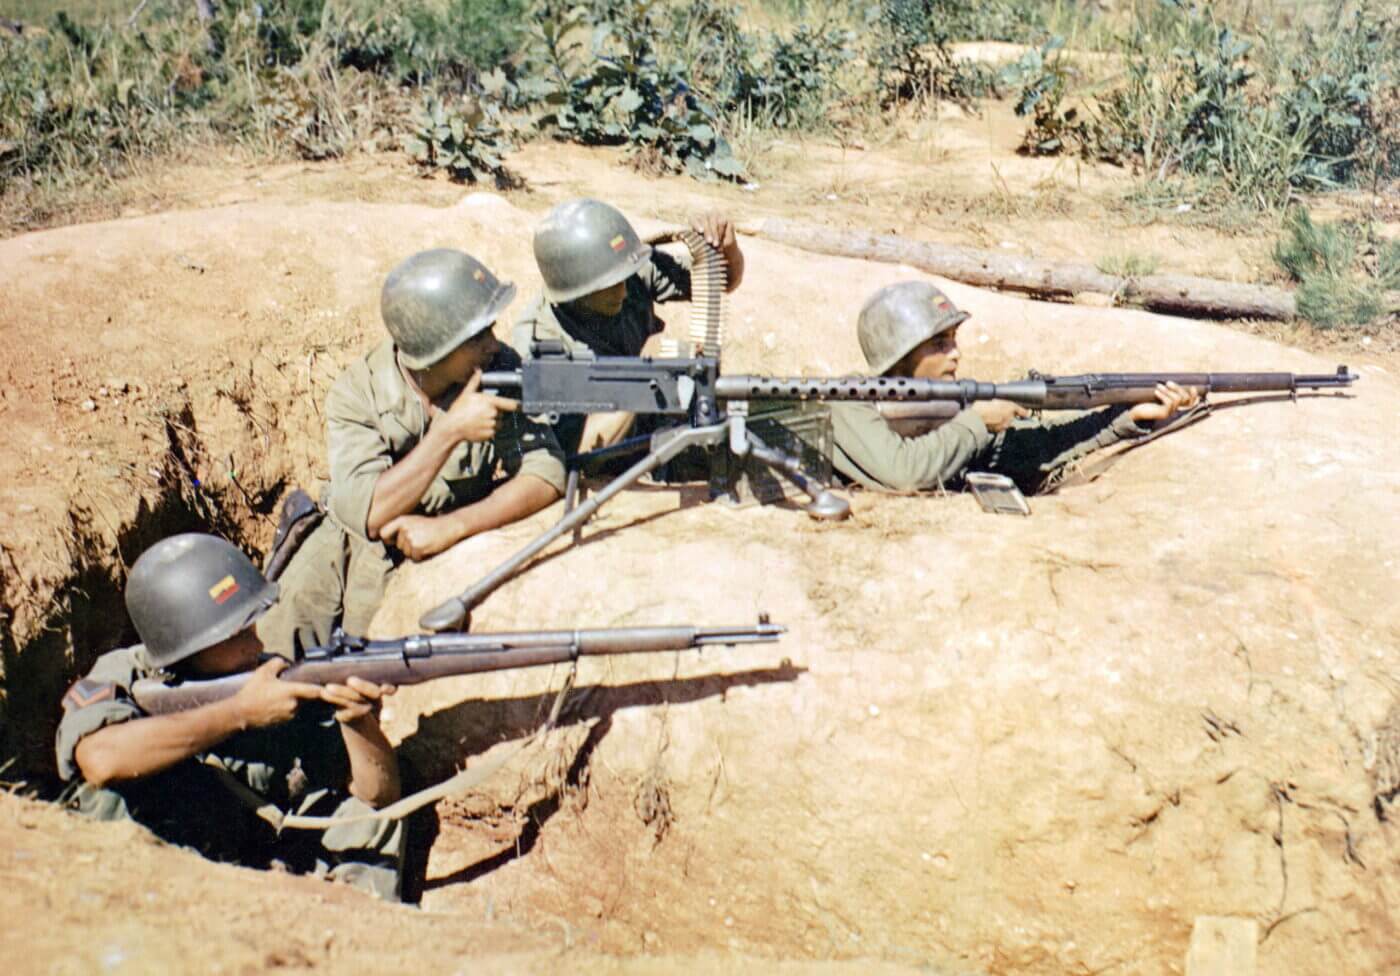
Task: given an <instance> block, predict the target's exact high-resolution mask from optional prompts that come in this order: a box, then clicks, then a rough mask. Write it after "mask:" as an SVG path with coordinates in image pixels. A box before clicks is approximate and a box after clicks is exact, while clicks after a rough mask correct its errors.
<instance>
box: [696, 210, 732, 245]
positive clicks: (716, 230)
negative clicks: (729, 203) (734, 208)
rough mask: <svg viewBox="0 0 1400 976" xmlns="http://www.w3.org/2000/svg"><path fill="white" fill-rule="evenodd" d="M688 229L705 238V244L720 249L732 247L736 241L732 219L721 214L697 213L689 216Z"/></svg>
mask: <svg viewBox="0 0 1400 976" xmlns="http://www.w3.org/2000/svg"><path fill="white" fill-rule="evenodd" d="M690 229H691V230H693V231H695V232H696V233H697V234H699V235H700V236H701V237H703V238H705V243H706V244H709V245H710V246H711V247H716V248H719V249H720V250H724V249H726V248H729V247H733V246H734V243H735V241H736V238H735V237H734V221H732V220H730V219H729V218H728V217H726V216H724V215H723V214H718V213H708V214H697V215H696V216H694V217H691V218H690Z"/></svg>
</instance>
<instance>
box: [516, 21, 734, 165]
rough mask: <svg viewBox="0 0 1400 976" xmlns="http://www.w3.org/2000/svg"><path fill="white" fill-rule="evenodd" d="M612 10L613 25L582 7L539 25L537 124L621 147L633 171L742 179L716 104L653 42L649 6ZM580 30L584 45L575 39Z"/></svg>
mask: <svg viewBox="0 0 1400 976" xmlns="http://www.w3.org/2000/svg"><path fill="white" fill-rule="evenodd" d="M618 7H619V8H620V9H619V10H617V11H616V12H615V16H616V17H617V19H616V20H611V21H600V20H597V19H595V15H594V14H593V13H591V12H590V11H589V10H588V9H587V8H584V7H580V8H576V9H575V10H573V11H569V12H567V13H566V14H563V15H560V16H557V17H553V18H546V19H544V20H542V21H541V23H540V24H539V26H538V31H539V34H538V38H539V41H540V43H541V45H542V50H543V60H544V67H545V69H546V70H545V74H544V87H545V92H546V93H545V97H544V102H545V104H546V106H547V110H546V112H545V114H544V115H542V116H541V117H540V120H539V121H540V123H541V124H542V125H545V126H547V127H551V128H553V129H554V130H555V131H556V133H557V134H558V135H559V136H561V137H563V138H567V139H570V140H573V141H576V142H581V143H583V144H585V145H612V146H627V147H628V150H629V155H630V156H631V158H632V159H633V161H634V163H636V164H637V165H639V166H643V167H650V168H653V169H656V170H660V171H666V172H684V173H688V174H690V175H691V176H693V177H696V178H698V179H715V178H717V177H723V178H727V179H738V178H741V177H743V175H744V169H743V166H742V164H741V163H740V162H739V161H738V160H736V159H735V158H734V155H733V153H732V151H731V150H730V148H729V143H728V141H727V140H726V139H725V138H724V137H723V136H722V135H721V134H720V132H719V131H718V118H719V114H718V112H717V110H716V109H715V107H714V105H713V104H712V103H710V102H709V101H708V100H706V99H704V98H703V97H701V95H700V94H698V93H697V92H696V91H695V90H694V89H693V88H692V87H691V86H690V84H689V82H688V81H687V79H686V76H685V73H684V70H683V66H682V63H681V62H680V60H679V59H678V58H676V57H675V56H674V54H671V53H668V52H666V51H664V50H661V49H659V48H658V47H657V46H656V44H655V43H654V40H653V38H654V37H655V36H656V35H657V23H656V20H655V16H656V15H655V10H654V6H653V2H652V0H631V2H629V3H621V4H618ZM585 31H586V32H587V33H588V34H589V37H590V41H589V43H588V44H587V45H584V44H583V43H581V42H578V41H576V40H574V38H575V37H577V35H578V34H579V33H581V32H585Z"/></svg>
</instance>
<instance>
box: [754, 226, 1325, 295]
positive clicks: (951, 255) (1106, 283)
mask: <svg viewBox="0 0 1400 976" xmlns="http://www.w3.org/2000/svg"><path fill="white" fill-rule="evenodd" d="M740 230H742V231H744V232H745V233H749V234H752V235H754V236H756V237H763V238H766V239H767V240H770V241H776V242H777V243H779V244H786V245H788V246H790V247H796V248H801V249H802V250H804V251H815V252H817V253H819V254H834V255H837V256H838V257H850V258H862V259H864V260H867V261H885V262H889V263H891V264H907V265H910V266H912V267H915V268H918V269H920V270H921V271H927V272H929V273H930V274H936V275H941V276H942V277H944V278H952V279H953V280H954V281H961V282H965V283H966V284H969V285H980V286H982V287H985V288H998V289H1002V290H1010V291H1020V292H1028V293H1030V294H1033V295H1037V296H1072V295H1076V294H1080V293H1082V292H1093V293H1096V294H1101V295H1110V296H1112V297H1113V300H1114V303H1115V304H1120V305H1137V306H1140V307H1142V308H1146V309H1151V310H1152V311H1154V312H1168V313H1170V314H1173V315H1190V316H1196V317H1200V318H1218V319H1291V318H1293V317H1295V316H1296V315H1297V311H1298V309H1297V305H1296V303H1295V302H1294V299H1293V294H1292V292H1289V291H1286V290H1285V289H1282V288H1270V287H1268V286H1266V285H1244V284H1236V283H1234V282H1229V281H1218V280H1216V279H1214V278H1198V277H1194V276H1191V275H1158V274H1154V275H1143V276H1141V277H1122V276H1119V275H1111V274H1104V273H1103V272H1102V271H1100V270H1098V269H1097V268H1094V267H1090V266H1089V265H1087V264H1075V263H1073V262H1069V261H1041V260H1037V259H1035V258H1028V257H1021V256H1017V255H1010V254H999V253H997V252H995V251H983V250H978V249H976V248H970V247H953V246H951V245H948V244H932V243H929V242H927V241H915V240H910V239H908V238H905V237H898V236H896V235H894V234H867V233H862V232H860V231H843V230H836V229H834V228H830V227H821V226H817V225H815V224H803V223H799V222H797V221H792V220H785V219H783V218H781V217H769V218H767V219H765V220H763V221H761V222H760V223H758V224H755V225H751V226H750V225H745V226H741V227H740Z"/></svg>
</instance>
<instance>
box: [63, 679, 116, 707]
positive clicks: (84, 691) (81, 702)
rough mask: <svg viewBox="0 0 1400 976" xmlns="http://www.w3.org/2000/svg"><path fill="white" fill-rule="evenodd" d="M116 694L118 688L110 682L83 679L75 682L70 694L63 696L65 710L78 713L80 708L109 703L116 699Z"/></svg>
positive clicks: (69, 691) (69, 690)
mask: <svg viewBox="0 0 1400 976" xmlns="http://www.w3.org/2000/svg"><path fill="white" fill-rule="evenodd" d="M116 693H117V686H116V685H114V684H112V683H111V682H110V681H93V680H92V679H90V678H83V679H82V680H81V681H75V682H74V683H73V687H71V688H69V689H68V693H67V694H66V695H64V696H63V710H64V711H65V712H76V711H78V710H79V709H80V708H87V707H88V706H89V705H96V704H97V703H98V702H104V701H108V700H110V699H111V698H114V697H115V696H116Z"/></svg>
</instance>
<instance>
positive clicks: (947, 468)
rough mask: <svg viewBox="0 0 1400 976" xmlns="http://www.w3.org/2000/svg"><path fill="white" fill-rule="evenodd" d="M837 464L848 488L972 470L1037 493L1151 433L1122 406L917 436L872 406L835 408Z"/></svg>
mask: <svg viewBox="0 0 1400 976" xmlns="http://www.w3.org/2000/svg"><path fill="white" fill-rule="evenodd" d="M831 423H832V435H833V441H834V442H835V452H834V454H833V457H832V466H833V467H834V468H835V469H836V471H837V472H838V473H839V474H840V475H841V476H842V477H843V478H845V479H846V480H847V481H848V482H855V483H857V484H861V485H864V486H865V487H867V488H882V489H886V490H890V491H927V490H930V489H935V488H941V487H948V488H955V487H959V483H960V481H961V479H962V476H963V475H964V474H965V473H967V472H968V471H990V472H995V473H998V474H1005V475H1007V476H1009V477H1011V478H1012V479H1014V480H1015V481H1016V482H1017V483H1018V484H1019V485H1020V486H1021V489H1022V490H1023V491H1027V490H1029V491H1034V490H1036V488H1038V487H1039V486H1040V485H1041V484H1043V483H1044V482H1045V480H1046V479H1047V478H1049V477H1050V476H1051V475H1053V474H1054V473H1055V472H1056V471H1057V470H1059V469H1061V468H1064V467H1065V466H1066V465H1069V464H1072V463H1074V462H1075V461H1077V460H1079V459H1080V458H1082V457H1084V456H1085V455H1086V454H1088V453H1090V452H1092V451H1096V450H1099V449H1100V448H1104V447H1108V446H1109V445H1111V444H1116V443H1117V442H1119V441H1121V440H1123V439H1125V438H1133V437H1141V436H1142V435H1144V434H1146V433H1147V431H1145V430H1144V429H1142V428H1141V427H1139V426H1138V425H1137V424H1135V423H1134V422H1133V421H1132V419H1131V418H1130V417H1129V416H1128V414H1127V412H1126V411H1125V409H1124V408H1121V407H1115V408H1110V409H1107V410H1093V411H1085V412H1079V413H1071V414H1058V415H1056V416H1055V417H1054V418H1053V419H1052V420H1050V421H1044V420H1040V419H1036V418H1030V419H1026V420H1018V421H1016V422H1015V423H1013V424H1012V425H1011V426H1009V427H1008V428H1006V429H1005V430H1003V431H1001V432H1000V433H997V434H992V433H991V432H990V431H989V430H987V425H986V424H984V423H983V422H982V418H981V416H980V415H979V414H978V413H977V411H975V410H964V411H962V412H961V413H959V414H958V415H957V416H955V417H954V418H953V419H952V420H950V421H948V423H946V424H944V425H943V426H941V427H938V428H936V429H935V430H932V431H930V432H929V433H927V434H922V435H920V436H918V437H904V436H901V435H900V434H898V433H897V432H895V431H894V430H893V429H892V428H891V427H890V426H889V424H887V423H886V422H885V419H884V418H883V417H882V416H881V415H880V412H879V410H877V409H876V408H875V406H874V405H872V404H868V403H848V402H842V403H833V404H832V405H831Z"/></svg>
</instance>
